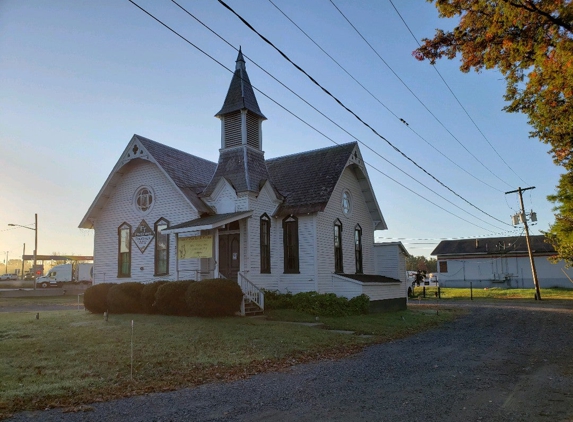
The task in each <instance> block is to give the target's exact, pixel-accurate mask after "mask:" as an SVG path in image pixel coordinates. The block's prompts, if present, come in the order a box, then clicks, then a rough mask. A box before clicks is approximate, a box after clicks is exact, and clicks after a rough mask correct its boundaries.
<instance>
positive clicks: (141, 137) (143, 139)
mask: <svg viewBox="0 0 573 422" xmlns="http://www.w3.org/2000/svg"><path fill="white" fill-rule="evenodd" d="M133 136H134V137H136V138H137V139H139V140H140V141H144V142H152V143H153V144H155V145H157V146H160V147H163V148H167V149H170V150H173V151H177V152H179V153H181V154H185V155H187V156H189V157H193V158H196V159H198V160H201V161H204V162H206V163H210V164H217V163H216V162H214V161H211V160H207V159H206V158H203V157H199V156H197V155H193V154H190V153H188V152H185V151H183V150H180V149H178V148H174V147H172V146H169V145H166V144H164V143H161V142H158V141H154V140H153V139H149V138H146V137H145V136H141V135H138V134H137V133H134V134H133Z"/></svg>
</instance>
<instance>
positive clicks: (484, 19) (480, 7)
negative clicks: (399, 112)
mask: <svg viewBox="0 0 573 422" xmlns="http://www.w3.org/2000/svg"><path fill="white" fill-rule="evenodd" d="M428 1H430V2H433V3H435V6H436V8H437V9H438V12H439V13H440V17H446V18H452V17H456V16H458V17H459V24H458V26H456V27H455V28H454V29H453V30H452V31H443V30H441V29H438V30H436V33H435V35H434V38H432V39H424V40H423V45H422V46H421V47H420V48H418V49H417V50H415V51H414V57H416V58H417V59H419V60H424V59H428V60H430V62H431V63H432V64H434V63H435V62H436V60H438V59H440V58H442V57H446V58H448V59H453V58H454V57H456V56H458V55H460V56H461V67H460V69H461V70H462V71H463V72H469V71H470V70H472V69H473V70H475V71H478V72H479V71H481V70H483V69H484V68H485V69H494V68H497V69H498V70H499V71H500V72H501V73H502V74H503V75H504V77H505V80H506V84H507V89H506V93H505V96H504V98H505V100H506V101H508V102H509V104H508V105H507V106H506V107H505V108H504V110H506V111H508V112H522V113H524V114H526V115H527V116H528V121H529V124H530V125H531V127H532V128H533V130H532V131H531V132H530V135H531V136H532V137H538V138H539V139H540V140H541V141H542V142H544V143H546V144H548V145H550V146H551V150H550V153H551V154H552V157H553V161H554V162H555V164H557V165H561V166H563V167H564V168H565V169H566V170H567V173H565V174H564V175H562V177H561V179H560V182H559V185H558V186H557V193H556V194H555V195H552V196H550V197H549V199H550V200H551V201H553V202H554V203H555V204H556V207H555V211H557V212H558V214H557V215H556V222H555V224H554V225H552V226H551V227H550V230H549V232H548V233H546V235H547V236H548V238H549V239H550V241H551V242H552V243H553V244H554V246H555V247H556V249H557V251H558V253H559V258H562V259H565V260H567V261H568V262H573V234H572V233H573V183H572V177H573V2H572V1H571V0H428Z"/></svg>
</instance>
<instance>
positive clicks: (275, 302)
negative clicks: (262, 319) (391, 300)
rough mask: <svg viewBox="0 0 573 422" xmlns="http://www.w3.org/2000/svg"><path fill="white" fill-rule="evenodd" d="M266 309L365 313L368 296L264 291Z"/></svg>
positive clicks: (326, 314)
mask: <svg viewBox="0 0 573 422" xmlns="http://www.w3.org/2000/svg"><path fill="white" fill-rule="evenodd" d="M265 308H266V309H296V310H297V311H300V312H305V313H308V314H311V315H321V316H348V315H360V314H367V313H368V312H369V308H370V298H369V297H368V296H367V295H364V294H363V295H360V296H356V297H354V298H352V299H350V300H348V299H347V298H345V297H341V296H336V295H335V294H334V293H322V294H320V293H317V292H304V293H297V294H295V295H293V294H292V293H279V292H277V291H265Z"/></svg>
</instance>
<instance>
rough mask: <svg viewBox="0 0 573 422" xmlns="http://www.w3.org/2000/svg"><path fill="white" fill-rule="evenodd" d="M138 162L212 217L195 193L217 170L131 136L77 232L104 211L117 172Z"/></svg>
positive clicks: (190, 157)
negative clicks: (147, 165) (147, 164)
mask: <svg viewBox="0 0 573 422" xmlns="http://www.w3.org/2000/svg"><path fill="white" fill-rule="evenodd" d="M137 144H139V145H141V146H142V147H143V149H144V150H145V152H146V153H147V154H142V153H143V152H144V150H143V149H142V148H139V147H138V148H136V146H137ZM130 150H131V151H130ZM136 152H139V155H138V154H136ZM140 159H145V160H148V161H150V162H153V163H155V164H156V165H157V166H158V167H159V169H160V170H161V171H162V172H163V173H164V174H165V176H166V177H167V178H168V179H169V180H171V182H172V183H173V184H174V185H175V186H176V187H177V188H179V191H180V192H181V193H182V194H183V196H184V197H185V198H186V199H187V200H188V201H189V202H190V203H191V204H192V205H193V207H194V208H195V209H196V210H197V211H198V212H199V214H202V213H213V211H212V210H211V208H209V207H208V206H207V205H206V204H205V203H204V202H203V201H201V199H200V198H199V197H198V192H200V191H201V190H203V189H204V187H205V186H206V185H207V183H209V180H210V178H211V175H212V174H213V173H214V172H215V168H216V166H217V165H216V164H215V163H213V162H211V161H208V160H205V159H203V158H199V157H196V156H194V155H191V154H187V153H186V152H183V151H180V150H178V149H175V148H171V147H169V146H167V145H164V144H161V143H159V142H155V141H152V140H151V139H148V138H145V137H143V136H139V135H133V137H132V138H131V140H130V141H129V143H128V145H127V147H126V148H125V150H124V151H123V153H122V155H121V157H120V159H119V160H118V162H117V163H116V165H115V166H114V168H113V170H112V171H111V173H110V175H109V176H108V178H107V180H106V181H105V183H104V185H103V186H102V188H101V189H100V191H99V193H98V194H97V196H96V197H95V199H94V201H93V202H92V205H91V206H90V208H89V209H88V211H87V213H86V214H85V216H84V218H83V219H82V221H81V222H80V225H79V227H80V228H86V229H89V228H92V227H93V223H92V219H93V218H96V217H97V214H98V213H99V210H100V209H102V208H103V207H104V205H105V203H106V202H107V200H108V198H109V197H110V195H111V193H112V192H113V190H114V189H115V186H116V184H117V183H118V182H119V180H120V179H121V177H122V174H121V172H120V170H121V169H122V168H123V167H124V166H125V165H127V164H129V163H131V162H133V161H134V160H140Z"/></svg>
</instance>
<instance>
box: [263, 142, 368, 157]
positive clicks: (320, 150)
mask: <svg viewBox="0 0 573 422" xmlns="http://www.w3.org/2000/svg"><path fill="white" fill-rule="evenodd" d="M350 145H353V146H354V145H358V142H356V141H354V142H347V143H344V144H337V145H334V146H329V147H323V148H317V149H311V150H309V151H303V152H295V153H293V154H287V155H282V156H280V157H274V158H268V159H266V160H265V162H269V161H275V160H279V159H281V158H290V157H296V156H297V155H306V154H310V153H317V152H323V151H325V150H328V149H336V148H341V149H342V148H343V147H348V146H350Z"/></svg>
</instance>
